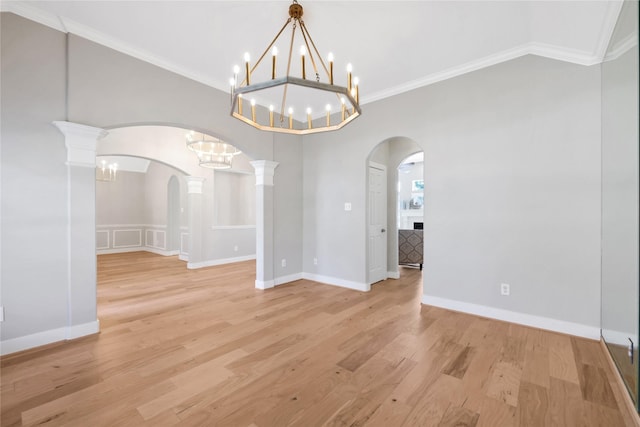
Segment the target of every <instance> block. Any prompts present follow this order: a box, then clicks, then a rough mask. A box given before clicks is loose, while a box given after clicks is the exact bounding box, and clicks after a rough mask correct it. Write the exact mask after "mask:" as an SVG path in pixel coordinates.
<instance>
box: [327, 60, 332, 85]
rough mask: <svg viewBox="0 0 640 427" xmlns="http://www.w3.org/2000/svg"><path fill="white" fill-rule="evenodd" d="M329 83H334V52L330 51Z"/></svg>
mask: <svg viewBox="0 0 640 427" xmlns="http://www.w3.org/2000/svg"><path fill="white" fill-rule="evenodd" d="M327 59H328V60H329V84H333V53H331V52H329V56H328V57H327Z"/></svg>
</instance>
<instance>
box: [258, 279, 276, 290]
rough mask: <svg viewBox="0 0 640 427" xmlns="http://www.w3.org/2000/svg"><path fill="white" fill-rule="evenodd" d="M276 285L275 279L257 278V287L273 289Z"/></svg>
mask: <svg viewBox="0 0 640 427" xmlns="http://www.w3.org/2000/svg"><path fill="white" fill-rule="evenodd" d="M274 286H275V281H273V280H269V281H267V282H263V281H262V280H256V289H262V290H264V289H271V288H273V287H274Z"/></svg>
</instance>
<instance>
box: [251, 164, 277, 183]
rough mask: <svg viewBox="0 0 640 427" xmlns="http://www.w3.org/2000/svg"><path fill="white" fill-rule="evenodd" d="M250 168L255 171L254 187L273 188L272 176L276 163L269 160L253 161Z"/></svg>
mask: <svg viewBox="0 0 640 427" xmlns="http://www.w3.org/2000/svg"><path fill="white" fill-rule="evenodd" d="M249 163H251V166H253V168H254V169H255V171H256V185H267V186H271V187H272V186H273V175H274V174H275V171H276V168H277V167H278V164H279V163H278V162H272V161H271V160H254V161H253V162H249Z"/></svg>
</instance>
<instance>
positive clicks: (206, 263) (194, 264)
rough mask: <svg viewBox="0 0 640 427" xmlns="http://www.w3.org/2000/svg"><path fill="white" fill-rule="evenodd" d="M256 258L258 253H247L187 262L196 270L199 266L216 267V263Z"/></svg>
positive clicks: (189, 267) (231, 262) (189, 266)
mask: <svg viewBox="0 0 640 427" xmlns="http://www.w3.org/2000/svg"><path fill="white" fill-rule="evenodd" d="M254 259H256V255H255V254H253V255H246V256H240V257H235V258H221V259H212V260H209V261H201V262H190V263H188V264H187V268H188V269H190V270H195V269H198V268H204V267H214V266H216V265H224V264H233V263H234V262H242V261H251V260H254Z"/></svg>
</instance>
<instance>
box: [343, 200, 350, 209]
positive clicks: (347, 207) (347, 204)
mask: <svg viewBox="0 0 640 427" xmlns="http://www.w3.org/2000/svg"><path fill="white" fill-rule="evenodd" d="M344 210H345V211H350V210H351V203H349V202H347V203H345V204H344Z"/></svg>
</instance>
